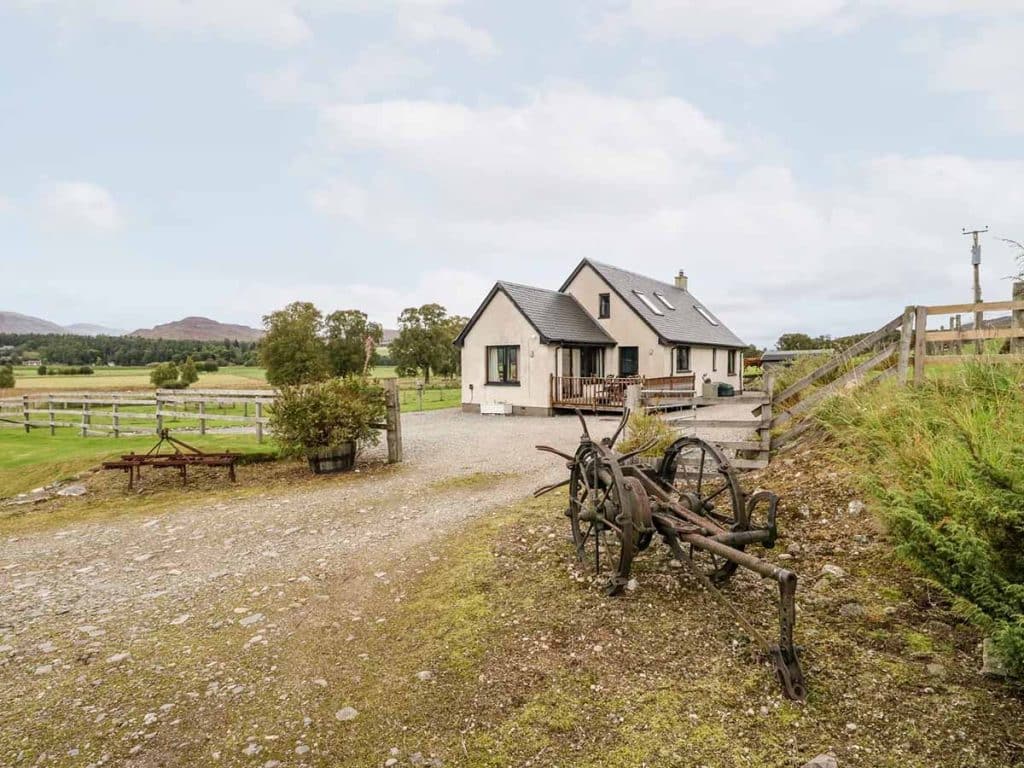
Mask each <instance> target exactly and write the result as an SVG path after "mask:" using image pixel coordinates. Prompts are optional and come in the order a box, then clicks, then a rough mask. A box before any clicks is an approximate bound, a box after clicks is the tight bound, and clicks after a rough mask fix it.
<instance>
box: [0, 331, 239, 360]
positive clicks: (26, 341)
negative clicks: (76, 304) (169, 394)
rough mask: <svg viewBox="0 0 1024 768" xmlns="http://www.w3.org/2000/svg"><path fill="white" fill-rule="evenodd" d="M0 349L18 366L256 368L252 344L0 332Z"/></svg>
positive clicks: (229, 340) (1, 355) (4, 357)
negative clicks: (205, 363) (202, 363)
mask: <svg viewBox="0 0 1024 768" xmlns="http://www.w3.org/2000/svg"><path fill="white" fill-rule="evenodd" d="M0 347H13V349H12V350H8V351H6V352H3V353H0V358H3V360H2V361H3V362H9V363H15V364H17V363H20V362H21V361H22V360H23V359H28V358H29V357H30V356H33V357H35V356H38V359H40V360H41V361H42V362H43V363H46V364H50V365H53V364H56V365H107V364H108V363H113V364H114V365H122V366H129V365H150V364H152V363H165V362H174V363H184V362H185V361H186V360H187V359H188V358H189V357H191V358H192V359H193V360H197V361H198V360H211V361H213V362H215V363H217V364H218V365H257V364H258V359H259V355H258V353H257V351H256V342H251V341H234V340H231V339H224V340H223V341H187V340H175V339H144V338H141V337H139V336H72V335H50V334H38V333H28V334H24V333H0Z"/></svg>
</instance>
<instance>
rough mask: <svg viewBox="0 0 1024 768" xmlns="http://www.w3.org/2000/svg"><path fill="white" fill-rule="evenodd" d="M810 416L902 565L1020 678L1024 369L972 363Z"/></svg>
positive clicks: (1023, 660) (1023, 665) (1023, 664)
mask: <svg viewBox="0 0 1024 768" xmlns="http://www.w3.org/2000/svg"><path fill="white" fill-rule="evenodd" d="M818 418H819V420H820V421H821V422H822V423H823V424H824V425H825V427H826V428H827V429H828V430H829V431H830V432H831V433H832V435H833V436H834V437H835V438H836V439H837V441H838V443H839V447H840V451H841V452H842V454H843V455H844V457H845V458H846V459H848V460H850V461H851V462H853V463H854V465H855V466H856V467H857V469H858V470H860V474H861V476H862V478H863V483H864V485H865V486H866V490H867V491H868V492H869V493H870V494H871V495H872V496H873V497H874V499H875V500H876V501H877V502H878V505H879V509H880V511H881V514H882V515H883V517H884V519H885V522H886V524H887V525H888V527H889V528H890V530H891V533H892V535H893V536H894V538H895V541H896V545H897V551H898V552H899V553H900V555H902V556H903V557H905V558H906V559H907V560H908V561H909V562H911V563H912V564H913V565H915V566H916V567H917V568H919V569H920V570H921V571H923V572H924V573H925V574H926V575H927V576H928V577H929V578H931V579H932V580H934V581H935V582H936V583H937V584H939V585H941V586H942V587H943V588H944V589H945V590H947V591H948V592H949V593H950V594H951V595H952V596H953V597H954V598H955V600H956V605H957V607H958V609H959V611H960V612H961V613H962V614H963V615H965V616H966V617H968V618H969V619H971V620H972V621H974V622H976V623H977V624H979V625H980V626H982V627H983V628H984V629H985V630H986V631H988V632H991V634H992V637H993V640H994V641H995V643H996V645H997V647H998V648H999V649H1000V650H1001V651H1002V654H1003V655H1004V657H1005V658H1006V660H1007V662H1008V664H1009V666H1010V669H1011V671H1013V672H1015V673H1016V674H1021V673H1024V461H1022V459H1024V444H1022V441H1021V435H1024V368H1022V367H1020V366H1017V365H1013V364H984V363H973V362H968V363H965V364H963V365H962V366H959V367H958V368H956V369H955V370H950V371H948V372H947V375H945V376H944V377H943V378H941V379H936V380H931V381H928V382H926V383H925V384H924V385H922V386H920V387H905V388H899V387H896V386H886V387H875V388H867V389H863V390H860V391H857V392H856V393H854V394H852V395H850V396H848V397H840V398H833V399H831V400H829V401H827V402H826V403H824V404H823V406H822V407H821V409H820V410H819V412H818Z"/></svg>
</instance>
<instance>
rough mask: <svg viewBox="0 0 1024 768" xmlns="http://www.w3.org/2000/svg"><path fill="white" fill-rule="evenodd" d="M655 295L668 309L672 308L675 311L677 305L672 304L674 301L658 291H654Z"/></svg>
mask: <svg viewBox="0 0 1024 768" xmlns="http://www.w3.org/2000/svg"><path fill="white" fill-rule="evenodd" d="M654 295H655V297H656V298H657V299H658V301H660V302H661V303H662V304H664V305H665V306H666V307H667V308H668V309H671V310H673V311H675V307H674V306H672V302H670V301H669V300H668V299H666V298H665V297H664V296H662V295H661V294H660V293H658V292H657V291H655V292H654Z"/></svg>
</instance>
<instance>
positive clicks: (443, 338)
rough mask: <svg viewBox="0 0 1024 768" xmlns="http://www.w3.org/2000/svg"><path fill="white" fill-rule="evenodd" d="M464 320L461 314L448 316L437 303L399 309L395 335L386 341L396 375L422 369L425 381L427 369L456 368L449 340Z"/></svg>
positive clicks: (444, 371)
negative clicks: (400, 311)
mask: <svg viewBox="0 0 1024 768" xmlns="http://www.w3.org/2000/svg"><path fill="white" fill-rule="evenodd" d="M464 322H465V321H464V320H463V319H462V318H457V317H449V316H448V310H446V309H445V308H444V307H442V306H441V305H440V304H424V305H423V306H422V307H409V308H407V309H405V310H403V311H402V314H401V315H399V317H398V327H399V331H398V337H397V338H396V339H395V340H394V341H393V342H392V343H391V345H390V350H391V357H392V359H393V360H394V361H395V365H396V366H397V367H398V375H399V376H415V375H417V374H420V373H422V374H423V380H424V381H426V382H429V381H430V373H431V371H434V372H436V373H442V374H454V373H455V372H456V371H458V357H457V355H456V354H455V352H456V350H454V349H453V348H452V341H453V340H454V339H455V336H456V335H457V334H458V332H459V330H460V329H461V328H462V325H463V324H464ZM456 325H457V326H458V329H456Z"/></svg>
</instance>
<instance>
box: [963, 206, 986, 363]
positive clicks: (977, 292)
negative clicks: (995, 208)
mask: <svg viewBox="0 0 1024 768" xmlns="http://www.w3.org/2000/svg"><path fill="white" fill-rule="evenodd" d="M960 232H961V233H962V234H965V235H970V236H971V237H972V238H974V244H973V245H972V246H971V266H972V267H973V268H974V303H975V304H981V274H980V273H981V243H980V242H979V241H978V235H982V234H984V233H985V232H988V227H987V226H986V227H985V228H984V229H967V228H966V227H964V228H962V229H961V230H960ZM981 316H982V312H981V311H979V310H978V308H977V307H975V312H974V330H975V331H980V330H981ZM981 349H982V342H981V339H975V341H974V351H975V353H977V354H979V355H980V354H981Z"/></svg>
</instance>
